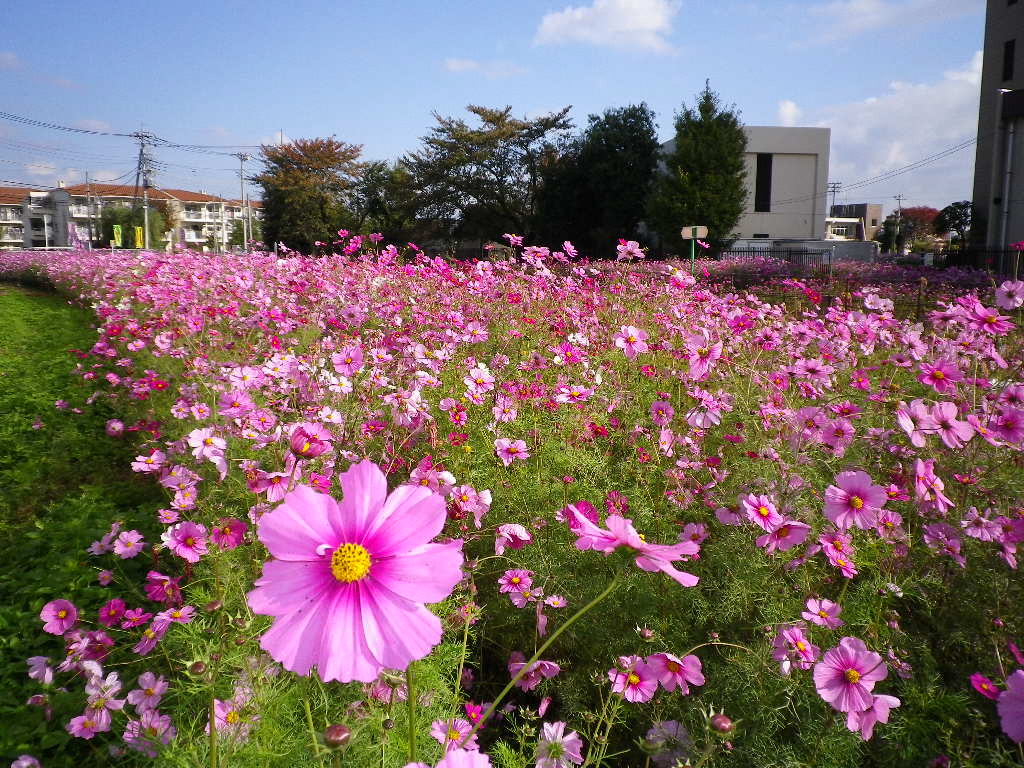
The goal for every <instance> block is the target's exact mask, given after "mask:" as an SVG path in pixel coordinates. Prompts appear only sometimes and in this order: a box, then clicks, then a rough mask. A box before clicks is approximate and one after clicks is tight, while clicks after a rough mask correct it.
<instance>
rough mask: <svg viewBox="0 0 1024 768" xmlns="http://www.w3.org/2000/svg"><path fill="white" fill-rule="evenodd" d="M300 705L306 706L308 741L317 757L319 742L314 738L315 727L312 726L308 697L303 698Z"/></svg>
mask: <svg viewBox="0 0 1024 768" xmlns="http://www.w3.org/2000/svg"><path fill="white" fill-rule="evenodd" d="M302 706H303V707H305V708H306V725H307V726H309V742H310V743H311V744H312V745H313V754H314V755H315V756H317V757H319V756H320V742H318V741H317V739H316V728H314V727H313V713H312V712H311V711H310V709H309V699H303V700H302Z"/></svg>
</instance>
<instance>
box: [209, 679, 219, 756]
mask: <svg viewBox="0 0 1024 768" xmlns="http://www.w3.org/2000/svg"><path fill="white" fill-rule="evenodd" d="M216 706H217V705H216V699H215V698H214V697H213V696H212V695H211V696H210V768H218V767H219V766H220V757H219V755H218V754H217V709H216Z"/></svg>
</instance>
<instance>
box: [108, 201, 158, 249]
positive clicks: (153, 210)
mask: <svg viewBox="0 0 1024 768" xmlns="http://www.w3.org/2000/svg"><path fill="white" fill-rule="evenodd" d="M145 220H146V216H145V215H144V213H143V211H142V208H141V207H139V206H135V207H132V206H104V207H103V210H102V212H101V213H100V237H99V242H100V245H101V246H102V247H104V248H105V247H107V246H108V245H109V244H110V242H111V241H112V240H113V239H114V225H115V224H118V225H120V226H121V247H122V248H134V247H135V228H136V227H141V226H144V222H145ZM165 222H166V220H165V218H164V215H163V214H162V213H161V212H160V209H159V208H157V207H156V206H154V205H152V204H151V205H150V209H149V247H150V248H153V249H155V250H162V249H163V247H164V246H165V245H166V243H167V240H166V238H165V237H164V235H165V234H166V230H167V225H166V223H165Z"/></svg>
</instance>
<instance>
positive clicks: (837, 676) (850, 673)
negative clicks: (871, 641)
mask: <svg viewBox="0 0 1024 768" xmlns="http://www.w3.org/2000/svg"><path fill="white" fill-rule="evenodd" d="M888 674H889V670H888V669H887V668H886V666H885V662H884V661H882V657H881V656H879V655H878V654H877V653H875V652H873V651H869V650H868V648H867V646H866V645H864V641H863V640H861V639H860V638H857V637H844V638H843V639H842V640H840V641H839V645H837V646H836V647H835V648H832V649H831V650H828V651H825V655H824V656H823V657H822V659H821V661H819V662H818V663H817V664H816V665H815V667H814V685H815V687H816V688H817V689H818V695H819V696H821V698H823V699H824V700H825V701H827V702H828V703H829V704H831V705H832V706H833V707H834V708H835V709H837V710H839V711H840V712H863V711H864V710H865V709H868V708H869V707H870V706H872V703H873V702H874V697H873V696H872V695H871V689H872V688H874V687H875V683H877V682H878V681H879V680H884V679H885V677H886V675H888Z"/></svg>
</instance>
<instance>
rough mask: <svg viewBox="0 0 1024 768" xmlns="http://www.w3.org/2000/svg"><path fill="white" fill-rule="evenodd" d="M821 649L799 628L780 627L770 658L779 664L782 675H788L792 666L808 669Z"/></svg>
mask: <svg viewBox="0 0 1024 768" xmlns="http://www.w3.org/2000/svg"><path fill="white" fill-rule="evenodd" d="M820 654H821V649H820V648H819V647H818V646H816V645H814V644H813V643H812V642H811V641H810V639H809V638H808V637H807V635H806V634H804V631H803V629H802V628H801V627H780V628H779V631H778V632H777V633H776V634H775V640H774V641H773V650H772V658H773V659H775V660H776V661H778V662H779V663H780V667H781V672H782V674H783V675H788V674H789V673H790V671H791V670H792V668H793V666H796V668H797V669H810V668H811V666H812V665H813V664H814V662H815V661H816V660H817V658H818V656H819V655H820Z"/></svg>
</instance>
